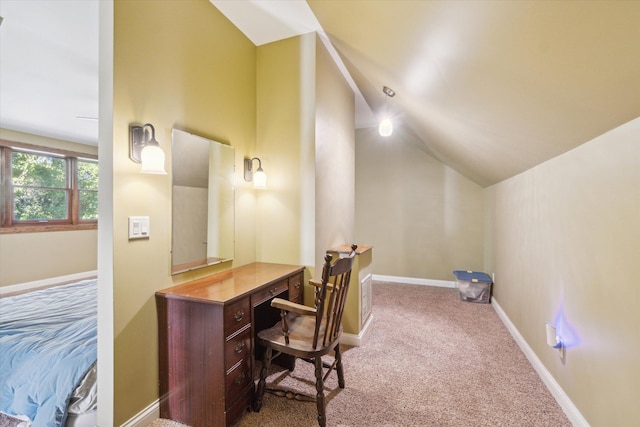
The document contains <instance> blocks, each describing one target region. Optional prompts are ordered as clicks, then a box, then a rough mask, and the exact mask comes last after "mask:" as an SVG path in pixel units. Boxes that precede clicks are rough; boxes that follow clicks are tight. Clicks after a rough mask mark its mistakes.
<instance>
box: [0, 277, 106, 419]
mask: <svg viewBox="0 0 640 427" xmlns="http://www.w3.org/2000/svg"><path fill="white" fill-rule="evenodd" d="M96 358H97V281H96V280H84V281H81V282H77V283H73V284H69V285H62V286H57V287H54V288H49V289H44V290H40V291H35V292H30V293H27V294H22V295H17V296H12V297H5V298H2V299H0V411H2V412H5V413H7V414H11V415H26V416H28V417H29V418H30V419H31V420H32V421H33V426H34V427H45V426H46V427H54V426H61V425H63V424H64V421H65V419H66V417H67V409H66V408H67V403H68V401H69V398H70V397H71V394H72V392H73V390H74V388H75V387H76V386H77V385H78V384H79V382H80V381H81V379H82V377H83V376H84V374H85V373H86V372H87V371H88V370H89V368H90V367H91V365H93V363H95V361H96Z"/></svg>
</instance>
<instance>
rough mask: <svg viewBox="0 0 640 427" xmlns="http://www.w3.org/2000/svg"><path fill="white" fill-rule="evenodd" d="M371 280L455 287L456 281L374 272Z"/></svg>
mask: <svg viewBox="0 0 640 427" xmlns="http://www.w3.org/2000/svg"><path fill="white" fill-rule="evenodd" d="M373 280H377V281H380V282H392V283H407V284H409V285H423V286H438V287H441V288H455V287H456V282H455V281H451V280H433V279H420V278H415V277H399V276H384V275H381V274H374V275H373Z"/></svg>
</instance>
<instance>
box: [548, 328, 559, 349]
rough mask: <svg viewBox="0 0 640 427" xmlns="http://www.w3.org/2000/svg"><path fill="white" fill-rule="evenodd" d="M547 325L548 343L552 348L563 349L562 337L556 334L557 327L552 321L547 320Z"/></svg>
mask: <svg viewBox="0 0 640 427" xmlns="http://www.w3.org/2000/svg"><path fill="white" fill-rule="evenodd" d="M546 325H547V345H548V346H549V347H551V348H559V349H562V338H560V337H559V336H558V335H557V334H556V328H555V326H553V325H552V324H551V323H549V322H546Z"/></svg>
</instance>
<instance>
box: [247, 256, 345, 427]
mask: <svg viewBox="0 0 640 427" xmlns="http://www.w3.org/2000/svg"><path fill="white" fill-rule="evenodd" d="M356 247H357V245H352V246H351V253H350V254H348V255H347V256H343V257H339V258H337V259H336V260H335V261H333V256H332V255H331V254H329V253H327V254H326V255H325V258H324V260H325V263H324V267H323V269H322V280H321V281H320V282H318V281H313V280H311V281H310V282H309V283H310V284H311V285H313V286H315V288H316V289H315V307H313V308H312V307H308V306H305V305H300V304H296V303H293V302H290V301H286V300H283V299H280V298H275V299H273V301H272V302H271V306H272V307H276V308H279V309H280V310H281V312H280V316H281V318H282V321H281V322H279V323H278V324H276V325H274V326H273V327H272V328H270V329H265V330H263V331H260V332H258V342H259V343H261V344H262V345H263V346H264V347H265V352H264V358H263V360H262V369H261V371H260V380H259V382H258V389H257V391H256V398H255V402H254V408H253V409H254V410H255V411H256V412H257V411H259V410H260V408H261V407H262V398H263V396H264V392H265V390H266V377H267V370H268V369H269V366H270V365H271V360H272V359H273V358H274V357H277V356H278V355H280V354H287V355H290V356H293V357H294V358H296V359H298V358H299V359H301V360H305V361H307V362H310V363H313V364H314V365H315V377H316V392H317V393H316V397H315V399H314V398H313V397H310V396H305V395H301V394H296V393H292V392H287V391H280V390H273V389H268V390H267V391H269V392H271V393H274V394H276V395H279V396H285V397H288V398H290V399H295V400H304V401H314V400H315V402H316V405H317V409H318V424H319V425H320V426H322V427H324V426H325V425H326V414H325V395H324V391H323V389H324V381H325V380H326V379H327V377H328V376H329V374H330V373H331V371H333V370H334V369H335V370H336V372H337V374H338V386H339V387H340V388H344V386H345V384H344V372H343V370H342V355H341V353H340V336H341V335H342V313H343V311H344V304H345V301H346V299H347V292H348V290H349V279H350V277H351V267H352V266H353V260H354V256H355V250H356ZM332 350H334V351H335V359H334V361H333V363H332V364H331V365H329V364H323V362H322V356H324V355H326V354H328V353H329V352H330V351H332ZM274 351H275V352H276V353H275V354H274ZM294 360H295V359H294ZM324 368H328V369H327V372H326V374H325V372H324Z"/></svg>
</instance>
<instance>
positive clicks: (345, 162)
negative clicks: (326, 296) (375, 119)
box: [315, 38, 361, 274]
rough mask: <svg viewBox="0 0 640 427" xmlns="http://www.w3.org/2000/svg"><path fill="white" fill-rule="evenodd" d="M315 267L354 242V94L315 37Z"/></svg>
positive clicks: (320, 269) (318, 272) (320, 268)
mask: <svg viewBox="0 0 640 427" xmlns="http://www.w3.org/2000/svg"><path fill="white" fill-rule="evenodd" d="M315 88H316V114H315V118H316V145H315V158H316V176H315V193H316V200H317V203H316V212H315V219H316V221H315V229H316V242H315V266H316V270H315V271H316V274H320V272H321V271H322V265H323V264H324V255H325V253H326V251H327V249H330V248H333V247H336V246H339V245H343V244H349V243H361V242H356V241H355V235H356V233H355V129H354V123H355V98H354V94H353V91H352V90H351V88H349V86H348V84H347V82H346V81H345V80H344V78H343V77H342V75H341V74H340V71H339V70H338V68H337V66H336V64H335V62H334V61H333V59H332V58H331V56H330V55H329V52H328V51H327V49H326V48H325V46H324V44H323V43H322V41H321V40H320V38H316V82H315Z"/></svg>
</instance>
